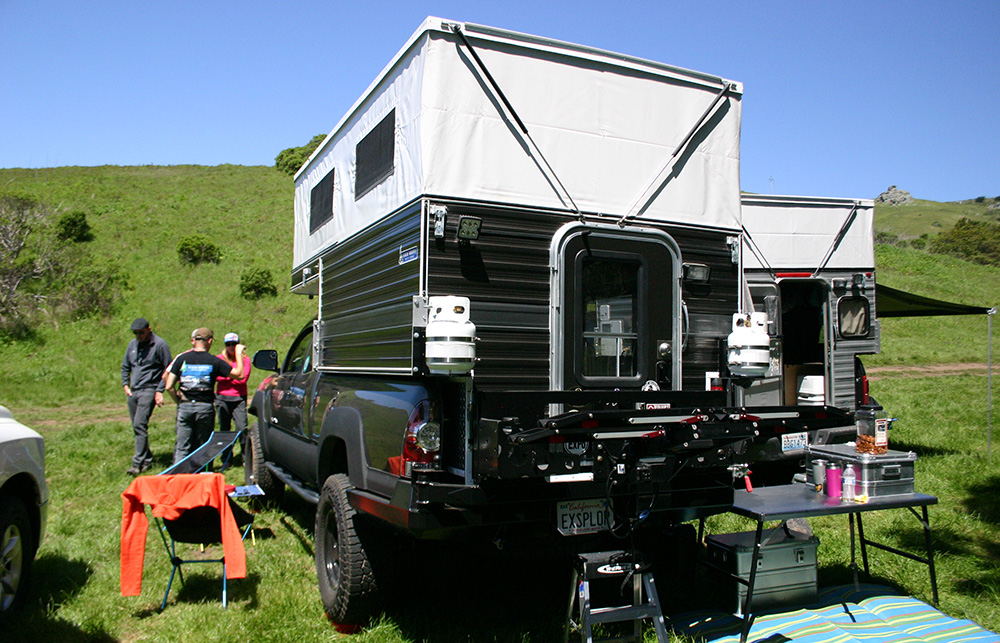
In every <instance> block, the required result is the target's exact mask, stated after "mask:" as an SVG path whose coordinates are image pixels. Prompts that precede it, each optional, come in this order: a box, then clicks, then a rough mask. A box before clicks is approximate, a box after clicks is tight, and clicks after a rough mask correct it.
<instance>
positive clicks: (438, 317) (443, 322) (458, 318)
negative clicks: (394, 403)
mask: <svg viewBox="0 0 1000 643" xmlns="http://www.w3.org/2000/svg"><path fill="white" fill-rule="evenodd" d="M428 308H429V312H430V315H429V317H428V322H427V328H426V330H425V338H426V339H425V344H424V357H425V359H426V361H427V368H428V369H429V370H430V372H431V373H433V374H435V375H464V374H466V373H468V372H470V371H471V370H472V368H473V366H474V365H475V362H476V325H475V324H474V323H472V322H471V321H469V298H468V297H430V298H429V299H428Z"/></svg>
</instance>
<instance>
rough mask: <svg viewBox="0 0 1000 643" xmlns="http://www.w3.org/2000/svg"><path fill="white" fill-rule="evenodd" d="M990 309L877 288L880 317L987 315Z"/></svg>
mask: <svg viewBox="0 0 1000 643" xmlns="http://www.w3.org/2000/svg"><path fill="white" fill-rule="evenodd" d="M989 312H990V309H989V308H984V307H982V306H966V305H965V304H953V303H951V302H947V301H940V300H938V299H931V298H930V297H921V296H920V295H914V294H913V293H908V292H905V291H903V290H897V289H895V288H890V287H889V286H883V285H882V284H878V285H876V286H875V314H876V315H877V316H878V317H930V316H932V315H986V314H988V313H989Z"/></svg>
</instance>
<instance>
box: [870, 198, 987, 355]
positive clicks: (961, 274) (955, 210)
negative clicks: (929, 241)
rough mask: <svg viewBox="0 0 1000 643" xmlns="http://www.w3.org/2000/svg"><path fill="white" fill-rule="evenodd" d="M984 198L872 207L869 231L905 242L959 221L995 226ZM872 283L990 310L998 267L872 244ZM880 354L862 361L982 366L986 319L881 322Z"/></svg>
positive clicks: (985, 342)
mask: <svg viewBox="0 0 1000 643" xmlns="http://www.w3.org/2000/svg"><path fill="white" fill-rule="evenodd" d="M993 203H995V201H994V200H993V199H986V200H985V202H984V203H976V202H975V200H970V201H963V202H956V203H937V202H934V201H920V200H918V201H916V202H914V203H912V204H909V205H899V206H887V205H877V206H876V207H875V230H876V231H885V232H889V233H891V234H895V235H897V236H898V237H899V238H900V239H911V238H916V237H919V236H920V235H923V234H929V235H930V236H931V237H933V236H934V235H936V234H939V233H940V232H943V231H945V230H948V229H950V228H951V227H952V226H954V224H955V222H956V221H958V220H959V219H961V218H962V217H968V218H971V219H974V220H977V221H987V222H990V223H996V221H997V219H998V217H1000V211H998V210H989V209H988V207H989V206H990V205H992V204H993ZM875 265H876V269H877V273H878V283H880V284H883V285H886V286H892V287H894V288H899V289H902V290H906V291H908V292H912V293H915V294H918V295H923V296H925V297H932V298H934V299H942V300H945V301H951V302H957V303H962V304H969V305H973V306H983V307H992V306H996V305H997V304H1000V269H998V268H996V267H992V266H984V265H979V264H975V263H971V262H968V261H963V260H961V259H956V258H954V257H950V256H947V255H940V254H932V253H929V252H927V251H925V250H918V249H915V248H911V247H905V244H900V245H898V246H897V245H885V244H879V245H876V246H875ZM881 323H882V353H881V354H880V355H878V356H876V357H872V358H869V359H868V360H866V363H868V364H872V365H876V366H878V365H886V364H929V363H949V362H952V363H954V362H959V363H968V362H979V363H982V362H985V361H986V344H987V333H986V330H987V320H986V319H985V317H980V316H966V317H912V318H895V319H883V320H882V322H881Z"/></svg>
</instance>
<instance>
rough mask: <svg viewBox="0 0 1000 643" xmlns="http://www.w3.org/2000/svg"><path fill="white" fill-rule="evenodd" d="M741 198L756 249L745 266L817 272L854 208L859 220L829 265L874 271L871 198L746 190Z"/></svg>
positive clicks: (747, 255) (745, 224)
mask: <svg viewBox="0 0 1000 643" xmlns="http://www.w3.org/2000/svg"><path fill="white" fill-rule="evenodd" d="M741 201H742V206H743V227H744V228H745V229H746V230H747V232H748V233H749V235H750V238H751V242H752V250H753V251H749V252H748V251H745V252H744V253H743V268H744V270H760V269H767V268H770V269H771V270H816V269H817V268H819V267H820V265H821V263H822V262H823V260H824V258H826V256H827V253H829V251H830V250H831V248H833V245H834V242H835V241H836V239H837V235H838V234H839V233H840V231H841V228H842V227H843V226H844V224H845V223H846V222H847V220H848V218H849V217H850V216H851V215H852V212H853V213H854V220H853V221H852V222H851V224H850V227H849V228H848V229H847V232H846V234H845V235H844V237H843V238H842V239H841V240H840V243H839V245H837V246H836V248H835V249H834V250H833V254H832V255H831V256H830V258H829V260H828V261H827V263H826V266H825V267H826V268H828V269H837V270H859V269H863V270H874V269H875V246H874V235H873V228H872V226H873V222H874V214H875V202H874V201H872V200H871V199H834V198H821V197H798V196H774V195H756V194H744V195H743V196H742V199H741ZM758 255H760V256H758ZM762 261H763V262H764V263H762ZM765 264H766V265H765Z"/></svg>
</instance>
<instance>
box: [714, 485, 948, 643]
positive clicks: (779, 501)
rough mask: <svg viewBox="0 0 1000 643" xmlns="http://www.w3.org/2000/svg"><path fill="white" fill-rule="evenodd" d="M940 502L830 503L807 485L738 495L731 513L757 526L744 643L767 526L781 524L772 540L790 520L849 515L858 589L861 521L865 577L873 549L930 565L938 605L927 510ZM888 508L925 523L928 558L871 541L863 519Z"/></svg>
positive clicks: (917, 497)
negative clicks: (869, 513)
mask: <svg viewBox="0 0 1000 643" xmlns="http://www.w3.org/2000/svg"><path fill="white" fill-rule="evenodd" d="M937 501H938V499H937V498H935V497H934V496H928V495H925V494H922V493H908V494H900V495H892V496H873V497H871V498H869V500H868V502H866V503H858V502H842V501H841V499H840V498H830V497H827V496H826V495H824V494H822V493H816V492H815V491H813V490H812V488H811V487H809V486H807V485H803V484H790V485H780V486H775V487H761V488H758V489H754V490H753V492H747V491H744V490H739V491H736V492H735V495H734V498H733V508H732V509H731V510H730V511H731V512H732V513H735V514H739V515H741V516H746V517H747V518H753V519H755V520H756V521H757V530H756V533H755V537H754V550H753V558H752V559H751V562H750V577H749V578H748V579H744V578H740V577H735V579H736V581H737V582H739V583H742V584H744V585H746V586H747V594H746V600H745V601H744V603H743V631H742V632H741V634H740V642H741V643H745V641H746V639H747V635H748V634H749V632H750V625H751V624H752V623H753V615H752V614H751V613H750V605H751V601H752V600H753V590H754V582H755V581H756V577H757V561H758V558H759V557H760V553H761V547H762V544H761V543H762V542H766V540H767V538H766V537H765V532H764V523H765V522H768V521H774V520H778V521H781V522H780V523H779V524H778V525H777V526H775V527H773V528H772V529H770V530H768V532H767V534H766V536H768V537H769V536H770V534H771V533H773V531H774V530H776V529H778V528H780V527H782V526H783V525H784V524H785V523H786V522H787V521H788V520H791V519H793V518H813V517H816V516H831V515H839V514H847V517H848V525H849V528H850V534H851V569H852V570H853V571H854V583H855V586H857V585H858V565H857V560H856V554H855V537H854V518H855V516H857V520H858V539H857V542H859V543H860V544H861V559H862V562H863V564H864V568H865V574H866V575H870V573H869V570H868V549H867V548H868V546H872V547H875V548H877V549H882V550H884V551H888V552H890V553H893V554H897V555H899V556H903V557H906V558H909V559H911V560H915V561H917V562H920V563H923V564H925V565H927V567H928V570H929V572H930V579H931V592H932V595H933V597H934V604H935V605H936V604H937V602H938V591H937V575H936V573H935V570H934V549H933V545H932V543H931V526H930V520H929V519H928V516H927V507H928V506H930V505H934V504H937ZM918 507H919V508H920V513H919V514H918V513H917V511H916V509H917V508H918ZM886 509H907V510H909V511H910V513H912V514H913V515H914V516H915V517H916V518H917V519H918V520H919V521H920V523H921V525H922V526H923V530H924V544H925V547H926V556H918V555H916V554H913V553H910V552H906V551H902V550H900V549H896V548H894V547H890V546H888V545H884V544H881V543H877V542H874V541H872V540H869V539H867V538H865V531H864V525H863V524H862V520H861V515H862V514H863V513H866V512H869V511H884V510H886ZM703 531H704V519H702V520H701V522H700V527H699V534H698V535H699V540H701V536H702V534H703Z"/></svg>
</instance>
